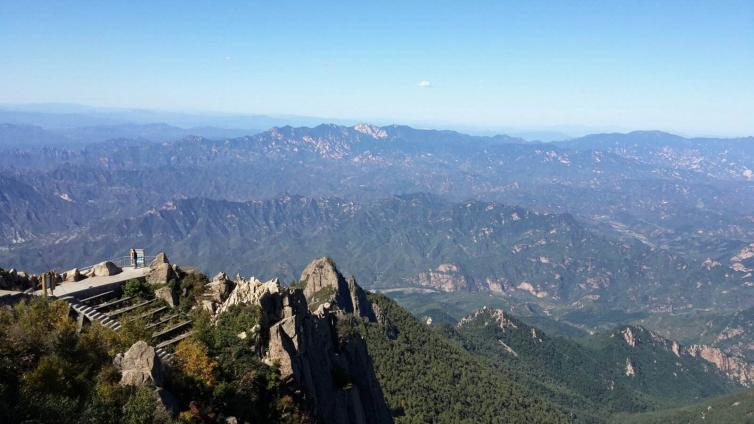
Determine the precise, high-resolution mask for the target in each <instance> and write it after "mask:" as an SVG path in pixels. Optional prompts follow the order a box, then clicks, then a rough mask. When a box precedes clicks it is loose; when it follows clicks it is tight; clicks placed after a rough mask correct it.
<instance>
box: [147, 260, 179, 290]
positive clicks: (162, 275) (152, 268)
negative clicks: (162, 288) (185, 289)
mask: <svg viewBox="0 0 754 424" xmlns="http://www.w3.org/2000/svg"><path fill="white" fill-rule="evenodd" d="M176 277H177V276H176V274H175V272H174V271H173V267H172V266H171V265H170V262H169V261H168V257H167V255H165V253H164V252H160V253H158V254H157V256H155V258H154V260H153V261H152V263H151V264H149V272H148V273H147V275H146V277H145V278H146V280H147V282H148V283H149V284H152V285H161V284H167V283H168V282H169V281H170V280H173V279H176Z"/></svg>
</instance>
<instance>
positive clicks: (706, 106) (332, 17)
mask: <svg viewBox="0 0 754 424" xmlns="http://www.w3.org/2000/svg"><path fill="white" fill-rule="evenodd" d="M0 52H1V54H0V103H37V102H71V103H81V104H88V105H98V106H119V107H142V108H154V109H166V110H191V111H199V110H201V111H226V112H241V113H262V114H297V115H313V116H323V117H333V118H354V119H361V120H366V121H382V122H384V121H396V122H409V123H412V122H413V123H426V124H427V125H432V124H438V125H439V124H450V125H463V126H477V127H488V128H527V129H543V128H554V127H562V126H587V127H594V128H615V129H664V130H671V131H678V132H682V133H687V134H721V135H743V134H748V135H754V2H753V1H671V0H667V1H636V0H633V1H594V2H592V1H583V2H578V1H575V2H572V1H569V2H566V1H562V2H556V1H542V2H539V1H518V2H506V1H492V2H486V1H474V2H461V1H454V2H445V1H426V2H420V1H415V2H410V1H399V2H387V1H379V2H377V1H374V2H329V1H306V2H286V1H275V2H268V1H265V2H251V1H244V2H229V1H226V2H209V1H202V2H191V1H176V2H167V1H149V2H147V1H145V2H141V3H139V2H133V1H132V2H125V1H124V2H119V1H79V2H67V1H60V0H59V1H50V2H35V1H31V0H24V1H13V0H0Z"/></svg>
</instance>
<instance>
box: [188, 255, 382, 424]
mask: <svg viewBox="0 0 754 424" xmlns="http://www.w3.org/2000/svg"><path fill="white" fill-rule="evenodd" d="M302 283H303V284H304V286H305V288H304V289H301V288H290V287H283V286H281V285H280V283H279V282H278V280H276V279H274V280H269V281H266V282H262V281H260V280H258V279H256V278H254V277H250V278H243V277H240V276H237V277H236V278H235V280H230V279H228V277H227V276H226V275H225V274H222V273H221V274H218V275H217V276H215V278H213V280H212V281H211V282H210V283H208V284H207V285H206V286H205V293H204V300H203V302H202V307H203V308H205V309H206V310H208V311H209V312H211V313H212V314H213V317H214V318H215V319H217V318H218V317H219V316H221V315H222V314H223V313H226V312H228V311H229V310H231V308H232V307H233V306H234V305H243V304H249V305H257V306H259V307H260V308H261V311H262V313H261V322H260V325H259V327H258V328H257V327H255V328H252V329H249V331H247V332H245V333H244V334H239V337H248V333H252V334H261V335H262V337H261V340H266V346H263V349H262V351H263V352H264V353H263V360H264V361H265V362H267V363H268V364H270V365H275V366H277V367H278V368H279V371H280V378H281V380H282V381H284V382H285V383H286V385H288V386H289V387H291V388H292V389H293V390H298V391H301V392H302V393H304V397H305V399H306V401H307V402H308V403H309V405H310V406H311V409H312V411H313V413H314V415H315V416H316V417H318V419H320V420H321V421H322V422H328V423H336V424H337V423H344V424H345V423H364V424H369V423H390V422H392V416H391V414H390V412H389V410H388V408H387V405H386V403H385V399H384V397H383V394H382V389H381V388H380V385H379V383H378V381H377V379H376V377H375V375H374V370H373V367H372V361H371V358H370V357H369V354H368V352H367V346H366V343H365V342H364V340H363V339H362V338H361V337H358V336H357V335H355V334H352V333H351V331H350V328H351V321H352V320H355V319H361V320H364V321H365V323H366V324H369V323H374V322H375V315H374V312H373V311H372V307H371V304H370V303H369V301H368V299H367V297H366V293H365V292H364V291H363V290H362V289H361V287H359V286H358V284H356V282H355V280H353V278H349V279H346V278H344V277H343V276H342V275H341V274H340V272H339V271H338V270H337V268H336V267H335V264H334V262H333V261H332V260H331V259H328V258H321V259H317V260H315V261H313V262H312V263H311V264H309V266H307V267H306V269H305V270H304V273H303V274H302ZM323 293H325V294H327V297H326V299H323V301H322V302H320V303H319V305H318V306H317V307H316V309H315V310H314V311H312V310H310V305H309V302H310V301H311V300H312V299H313V298H315V297H316V296H317V295H318V294H323Z"/></svg>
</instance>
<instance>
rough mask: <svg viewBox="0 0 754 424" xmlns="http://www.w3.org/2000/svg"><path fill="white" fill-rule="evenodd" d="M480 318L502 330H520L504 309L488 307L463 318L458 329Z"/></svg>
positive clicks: (534, 335)
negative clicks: (487, 319) (489, 321)
mask: <svg viewBox="0 0 754 424" xmlns="http://www.w3.org/2000/svg"><path fill="white" fill-rule="evenodd" d="M479 317H483V318H489V319H491V320H492V322H493V323H494V324H495V325H497V326H498V327H500V329H501V330H506V329H516V328H518V326H517V325H516V323H515V322H513V320H511V319H510V318H509V317H508V316H507V315H506V313H505V311H503V310H502V309H490V308H487V307H486V306H483V307H482V308H481V309H477V310H476V311H474V312H472V313H471V314H469V315H467V316H465V317H463V318H461V320H460V321H458V324H457V327H458V328H462V327H463V326H464V325H466V324H468V323H470V322H472V321H474V320H476V319H477V318H479ZM487 324H488V321H485V325H487ZM532 330H534V328H532ZM532 337H536V331H535V333H533V335H532Z"/></svg>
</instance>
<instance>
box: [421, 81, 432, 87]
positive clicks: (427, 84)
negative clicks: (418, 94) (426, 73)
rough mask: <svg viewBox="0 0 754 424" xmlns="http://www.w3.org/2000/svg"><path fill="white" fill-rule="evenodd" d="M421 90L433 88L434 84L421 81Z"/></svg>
mask: <svg viewBox="0 0 754 424" xmlns="http://www.w3.org/2000/svg"><path fill="white" fill-rule="evenodd" d="M418 85H419V88H429V87H432V83H431V82H429V81H427V80H421V81H419V84H418Z"/></svg>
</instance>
